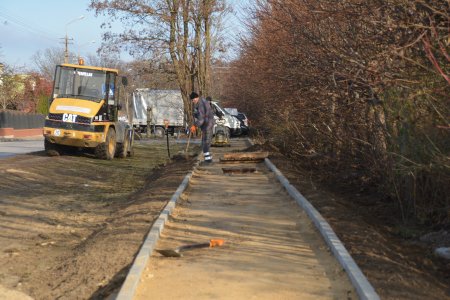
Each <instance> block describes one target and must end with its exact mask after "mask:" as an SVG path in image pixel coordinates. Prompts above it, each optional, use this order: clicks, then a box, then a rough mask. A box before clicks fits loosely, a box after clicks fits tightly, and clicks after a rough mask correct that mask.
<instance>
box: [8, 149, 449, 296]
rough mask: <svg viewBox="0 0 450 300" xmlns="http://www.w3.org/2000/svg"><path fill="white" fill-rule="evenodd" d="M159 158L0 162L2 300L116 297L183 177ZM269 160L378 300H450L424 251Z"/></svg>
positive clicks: (178, 167)
mask: <svg viewBox="0 0 450 300" xmlns="http://www.w3.org/2000/svg"><path fill="white" fill-rule="evenodd" d="M181 148H183V147H181ZM175 151H176V150H174V149H172V153H175ZM213 152H214V151H213ZM166 155H167V153H166V149H165V144H164V142H163V141H159V142H156V143H155V142H153V143H148V142H143V143H141V144H139V145H138V146H137V147H136V156H135V157H134V158H127V159H124V160H114V161H112V162H111V161H103V160H97V159H94V158H92V157H90V156H86V155H71V156H62V157H47V156H45V155H44V153H35V154H28V155H20V156H16V157H12V158H6V159H2V160H0V178H1V180H0V229H1V230H0V299H27V296H26V295H28V296H30V297H32V298H34V299H104V298H105V297H107V296H108V295H109V294H111V293H112V292H113V291H115V290H117V288H118V287H119V286H120V285H121V283H122V282H123V280H124V277H125V276H126V273H127V271H128V268H129V267H130V265H131V263H132V261H133V258H134V255H135V254H136V253H137V251H138V250H139V247H140V245H141V243H142V241H143V239H144V238H145V235H146V233H147V231H148V230H149V228H150V226H151V223H152V221H153V220H154V218H156V217H157V215H158V214H159V211H160V210H161V208H162V207H164V205H165V203H166V201H167V200H168V199H170V197H171V195H172V194H173V192H174V191H175V190H176V188H177V187H178V185H179V184H180V182H181V180H182V179H183V177H184V176H185V174H186V173H187V172H188V171H189V170H191V166H192V163H193V161H192V160H189V161H186V160H185V159H175V160H174V162H173V163H169V164H166V165H165V166H163V165H162V164H164V163H165V162H166ZM271 160H272V161H273V162H274V163H275V165H276V166H277V167H278V168H279V169H280V170H282V172H283V173H284V175H285V176H286V177H288V178H289V180H290V181H291V183H292V184H294V185H295V186H297V188H298V189H299V190H300V191H301V192H302V194H303V195H305V196H306V197H307V199H308V200H309V201H311V202H312V203H313V205H314V206H316V208H317V209H318V210H319V211H320V212H321V213H322V215H323V216H324V217H325V218H326V219H327V220H328V222H329V223H330V224H331V226H332V227H333V229H334V230H335V231H336V233H337V235H338V236H339V237H340V239H341V240H342V241H343V242H344V244H345V246H346V247H347V249H348V250H349V252H350V253H351V254H352V256H353V257H354V259H355V261H356V262H357V263H358V265H359V266H360V268H361V269H362V271H363V272H364V273H365V275H366V276H367V277H368V279H369V281H370V282H371V283H372V285H373V286H374V288H375V289H376V291H377V292H378V293H379V294H380V296H381V298H382V299H450V292H449V290H450V264H449V263H448V262H445V261H442V260H438V259H436V258H435V257H434V256H433V255H432V254H431V251H430V249H431V248H429V246H430V245H429V244H425V243H423V242H421V241H419V240H418V239H417V238H405V237H404V236H402V235H401V234H399V233H398V230H397V229H398V226H394V225H393V224H392V223H391V222H390V221H389V220H386V219H385V218H381V217H379V214H380V207H379V206H368V205H364V203H370V201H361V200H362V199H361V198H362V197H363V196H361V195H359V196H358V194H357V192H345V193H344V192H336V191H334V192H331V190H332V189H329V188H325V187H323V186H319V185H318V184H316V183H315V181H314V176H312V173H311V171H305V170H301V169H297V168H295V166H294V164H293V163H292V162H290V161H289V160H287V159H285V158H284V157H282V156H280V155H272V157H271ZM365 197H366V196H365Z"/></svg>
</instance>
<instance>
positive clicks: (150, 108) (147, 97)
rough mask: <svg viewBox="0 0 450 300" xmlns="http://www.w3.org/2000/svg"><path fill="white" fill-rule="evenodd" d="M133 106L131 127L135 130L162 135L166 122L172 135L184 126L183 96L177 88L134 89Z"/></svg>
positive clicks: (180, 130)
mask: <svg viewBox="0 0 450 300" xmlns="http://www.w3.org/2000/svg"><path fill="white" fill-rule="evenodd" d="M133 106H134V118H133V127H134V128H135V130H136V131H139V132H150V133H153V134H155V135H156V136H163V135H164V133H165V126H166V123H167V124H168V131H169V133H170V134H172V135H173V134H178V133H180V132H182V131H183V130H184V128H186V119H185V114H184V104H183V98H182V96H181V92H180V91H179V90H154V89H149V88H143V89H136V90H135V91H134V92H133ZM149 130H150V131H149Z"/></svg>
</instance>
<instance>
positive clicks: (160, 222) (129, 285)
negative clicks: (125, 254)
mask: <svg viewBox="0 0 450 300" xmlns="http://www.w3.org/2000/svg"><path fill="white" fill-rule="evenodd" d="M197 165H198V162H197V163H196V165H194V170H195V168H196V166H197ZM194 170H193V171H191V172H189V173H188V174H187V175H186V176H185V177H184V179H183V181H182V182H181V184H180V186H179V187H178V189H177V190H176V191H175V193H174V194H173V196H172V198H171V199H170V201H169V202H168V203H167V205H166V206H165V207H164V209H163V211H162V212H161V214H160V215H159V217H158V219H156V221H155V222H154V223H153V225H152V227H151V228H150V231H149V233H148V235H147V237H146V239H145V241H144V243H143V244H142V246H141V249H140V250H139V253H138V254H137V256H136V258H135V259H134V262H133V265H132V266H131V268H130V270H129V271H128V275H127V277H126V279H125V281H124V283H123V284H122V287H121V288H120V291H119V293H118V295H117V297H116V298H115V299H116V300H132V299H133V298H134V296H135V294H136V290H137V287H138V284H139V280H140V278H141V276H142V273H143V272H144V269H145V267H146V266H147V262H148V260H149V258H150V256H151V254H152V252H153V249H154V248H155V246H156V243H157V242H158V240H159V237H160V235H161V232H162V231H163V229H164V225H165V224H166V222H167V220H168V218H169V216H170V214H171V213H172V210H173V209H174V208H175V205H176V202H177V201H178V199H179V198H180V196H181V194H182V193H183V192H184V190H185V189H186V187H187V186H188V184H189V181H190V180H191V177H192V174H193V172H194Z"/></svg>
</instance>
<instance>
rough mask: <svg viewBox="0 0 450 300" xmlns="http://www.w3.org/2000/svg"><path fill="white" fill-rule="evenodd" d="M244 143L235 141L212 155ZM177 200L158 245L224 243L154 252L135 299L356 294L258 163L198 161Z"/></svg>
mask: <svg viewBox="0 0 450 300" xmlns="http://www.w3.org/2000/svg"><path fill="white" fill-rule="evenodd" d="M246 147H248V144H247V145H246V143H245V141H242V140H235V141H234V142H233V143H232V146H231V147H230V148H218V149H214V155H215V156H216V157H218V154H220V152H222V153H223V152H228V151H233V150H237V149H245V148H246ZM222 168H229V170H234V171H235V172H236V170H237V169H245V170H250V169H252V170H253V171H252V172H247V173H243V174H239V173H235V174H229V173H224V172H223V171H222ZM180 198H181V199H180V201H179V204H178V205H177V207H176V208H175V210H174V212H173V214H172V217H171V218H170V220H169V222H168V223H167V224H166V227H165V229H164V231H163V235H162V236H161V239H160V240H159V241H158V243H157V245H156V249H174V248H175V247H177V246H180V245H189V244H193V243H199V242H205V241H206V242H207V241H209V239H214V238H220V239H223V240H224V244H223V246H221V247H216V248H211V249H208V248H206V249H193V250H190V251H185V252H182V253H183V257H177V258H173V257H170V258H168V257H164V256H162V255H161V254H159V253H157V252H154V253H153V255H152V257H151V259H150V260H149V262H148V264H147V266H146V268H145V271H144V272H143V276H141V279H140V282H139V286H138V288H137V292H136V296H135V298H134V299H135V300H146V299H155V300H156V299H161V300H167V299H186V300H190V299H192V300H194V299H236V300H238V299H245V300H247V299H260V300H263V299H267V300H272V299H312V300H313V299H314V300H318V299H357V296H356V293H355V291H354V288H353V287H352V285H351V283H350V280H349V279H348V277H347V275H346V273H345V272H344V271H343V270H342V267H341V266H340V265H339V263H338V262H337V260H336V259H335V258H334V257H333V255H332V254H331V252H330V251H329V250H328V247H327V246H326V244H325V242H324V241H323V239H322V238H321V236H320V234H319V233H318V232H317V230H316V229H315V227H314V225H313V224H312V222H311V221H310V220H309V218H308V216H307V215H306V213H305V212H304V211H303V210H302V209H300V207H299V206H298V205H297V204H296V203H295V201H293V200H292V198H291V197H289V195H288V194H287V192H286V191H285V190H284V188H283V186H282V185H281V184H280V183H278V182H277V179H276V177H275V175H274V173H273V172H271V171H270V170H269V169H268V168H267V167H266V166H265V164H264V163H263V162H260V163H248V162H244V163H242V162H241V163H236V162H234V163H231V164H230V163H221V162H219V161H216V162H215V163H214V164H213V165H211V166H200V167H198V168H197V169H196V170H195V172H194V173H193V176H192V179H191V181H190V184H189V187H188V189H187V190H186V192H185V193H183V195H182V196H181V197H180Z"/></svg>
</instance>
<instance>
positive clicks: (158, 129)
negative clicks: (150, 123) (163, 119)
mask: <svg viewBox="0 0 450 300" xmlns="http://www.w3.org/2000/svg"><path fill="white" fill-rule="evenodd" d="M165 133H166V131H165V130H164V128H162V127H156V128H155V135H156V136H157V137H164V134H165Z"/></svg>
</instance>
